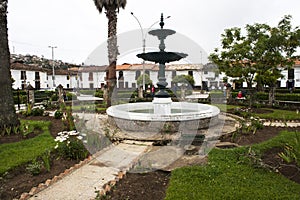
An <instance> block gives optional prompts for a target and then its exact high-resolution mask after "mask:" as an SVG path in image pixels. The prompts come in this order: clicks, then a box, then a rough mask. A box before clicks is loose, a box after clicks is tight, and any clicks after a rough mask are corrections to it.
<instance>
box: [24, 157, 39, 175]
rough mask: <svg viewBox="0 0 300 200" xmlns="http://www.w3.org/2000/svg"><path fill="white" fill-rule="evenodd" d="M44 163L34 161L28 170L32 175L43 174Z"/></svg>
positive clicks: (28, 166)
mask: <svg viewBox="0 0 300 200" xmlns="http://www.w3.org/2000/svg"><path fill="white" fill-rule="evenodd" d="M41 169H42V163H41V162H40V161H37V160H34V161H32V163H30V164H28V165H27V167H26V170H27V171H29V172H30V173H31V174H32V175H34V176H36V175H39V174H40V173H41Z"/></svg>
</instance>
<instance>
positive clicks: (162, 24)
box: [159, 13, 165, 29]
mask: <svg viewBox="0 0 300 200" xmlns="http://www.w3.org/2000/svg"><path fill="white" fill-rule="evenodd" d="M159 25H160V28H161V29H163V28H164V25H165V23H164V14H163V13H161V17H160V23H159Z"/></svg>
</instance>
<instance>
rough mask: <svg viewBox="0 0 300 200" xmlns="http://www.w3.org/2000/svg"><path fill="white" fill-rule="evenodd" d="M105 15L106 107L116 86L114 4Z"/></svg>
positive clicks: (109, 104) (116, 48) (116, 52)
mask: <svg viewBox="0 0 300 200" xmlns="http://www.w3.org/2000/svg"><path fill="white" fill-rule="evenodd" d="M106 17H107V19H108V40H107V49H108V61H109V66H108V70H107V71H106V78H107V86H108V98H107V107H109V106H111V105H112V99H113V98H112V97H113V91H114V89H115V86H116V82H117V79H116V65H117V56H118V46H117V11H116V9H115V7H114V6H112V7H111V8H108V9H107V11H106Z"/></svg>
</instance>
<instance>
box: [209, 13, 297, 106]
mask: <svg viewBox="0 0 300 200" xmlns="http://www.w3.org/2000/svg"><path fill="white" fill-rule="evenodd" d="M245 29H246V34H245V35H242V31H241V28H231V29H226V30H225V33H224V34H222V40H221V41H222V50H221V51H219V50H218V49H216V50H215V52H214V53H212V54H211V55H210V60H211V61H213V62H214V63H216V64H217V65H219V69H220V71H222V72H225V74H226V75H227V76H231V77H239V78H241V79H242V80H243V81H245V82H247V87H248V89H249V91H252V84H253V81H254V80H256V81H257V86H258V88H260V87H262V86H263V84H264V83H265V84H266V83H267V84H268V85H269V87H270V90H269V91H270V93H272V94H270V95H269V97H270V99H269V102H270V103H271V102H273V101H274V92H275V86H276V81H277V79H278V78H280V77H281V75H280V70H282V69H284V68H286V67H287V68H289V67H292V66H293V65H294V60H295V59H296V56H295V55H294V53H295V52H296V50H297V47H299V45H300V30H299V28H298V27H296V28H295V29H292V26H291V16H290V15H287V16H284V18H283V19H282V20H281V21H280V22H279V23H278V26H277V27H270V26H269V25H267V24H254V25H246V28H245ZM255 77H256V79H254V78H255ZM250 94H251V95H250V96H251V98H250V105H249V106H251V105H252V98H253V93H252V92H251V93H250Z"/></svg>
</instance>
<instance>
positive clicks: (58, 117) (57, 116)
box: [54, 110, 63, 119]
mask: <svg viewBox="0 0 300 200" xmlns="http://www.w3.org/2000/svg"><path fill="white" fill-rule="evenodd" d="M62 116H63V112H62V111H61V110H57V111H55V113H54V118H55V119H61V118H62Z"/></svg>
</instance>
